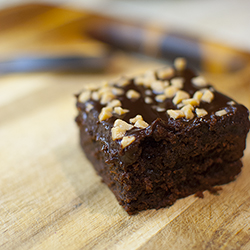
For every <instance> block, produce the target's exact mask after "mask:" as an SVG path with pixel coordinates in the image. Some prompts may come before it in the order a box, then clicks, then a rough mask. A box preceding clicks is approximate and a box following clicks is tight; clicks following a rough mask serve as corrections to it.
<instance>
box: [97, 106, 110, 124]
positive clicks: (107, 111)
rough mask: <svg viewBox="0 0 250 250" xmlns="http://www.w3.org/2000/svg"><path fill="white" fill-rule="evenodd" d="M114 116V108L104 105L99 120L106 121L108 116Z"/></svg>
mask: <svg viewBox="0 0 250 250" xmlns="http://www.w3.org/2000/svg"><path fill="white" fill-rule="evenodd" d="M110 117H112V108H111V107H104V108H102V110H101V112H100V114H99V121H100V122H101V121H105V120H107V119H108V118H110Z"/></svg>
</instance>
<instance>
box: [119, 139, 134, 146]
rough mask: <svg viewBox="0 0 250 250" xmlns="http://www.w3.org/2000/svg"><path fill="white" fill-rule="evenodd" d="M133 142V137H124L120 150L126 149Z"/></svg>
mask: <svg viewBox="0 0 250 250" xmlns="http://www.w3.org/2000/svg"><path fill="white" fill-rule="evenodd" d="M134 141H135V136H124V137H123V138H122V140H121V146H122V148H126V147H127V146H129V145H130V144H131V143H132V142H134Z"/></svg>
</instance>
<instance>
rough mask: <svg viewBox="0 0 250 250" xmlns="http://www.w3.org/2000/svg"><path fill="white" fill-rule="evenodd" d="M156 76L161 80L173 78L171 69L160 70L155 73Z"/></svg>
mask: <svg viewBox="0 0 250 250" xmlns="http://www.w3.org/2000/svg"><path fill="white" fill-rule="evenodd" d="M157 75H158V77H159V78H161V79H169V78H171V77H173V76H174V69H173V68H171V67H168V68H164V69H160V70H158V71H157Z"/></svg>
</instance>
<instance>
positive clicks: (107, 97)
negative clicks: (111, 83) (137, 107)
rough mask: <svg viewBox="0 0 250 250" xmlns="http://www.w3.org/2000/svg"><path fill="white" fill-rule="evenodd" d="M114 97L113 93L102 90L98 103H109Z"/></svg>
mask: <svg viewBox="0 0 250 250" xmlns="http://www.w3.org/2000/svg"><path fill="white" fill-rule="evenodd" d="M114 98H115V95H114V94H113V93H112V92H104V93H103V94H102V96H101V101H100V103H101V104H102V105H104V104H107V103H109V102H110V101H111V100H112V99H114Z"/></svg>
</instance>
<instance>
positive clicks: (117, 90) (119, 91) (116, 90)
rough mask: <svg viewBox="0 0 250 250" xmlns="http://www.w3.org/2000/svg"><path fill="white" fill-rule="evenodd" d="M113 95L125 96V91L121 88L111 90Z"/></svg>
mask: <svg viewBox="0 0 250 250" xmlns="http://www.w3.org/2000/svg"><path fill="white" fill-rule="evenodd" d="M111 91H112V93H113V94H114V95H123V94H124V90H123V89H120V88H116V87H113V88H112V89H111Z"/></svg>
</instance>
